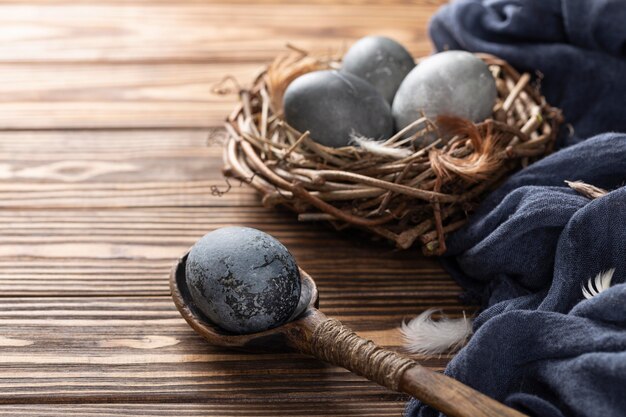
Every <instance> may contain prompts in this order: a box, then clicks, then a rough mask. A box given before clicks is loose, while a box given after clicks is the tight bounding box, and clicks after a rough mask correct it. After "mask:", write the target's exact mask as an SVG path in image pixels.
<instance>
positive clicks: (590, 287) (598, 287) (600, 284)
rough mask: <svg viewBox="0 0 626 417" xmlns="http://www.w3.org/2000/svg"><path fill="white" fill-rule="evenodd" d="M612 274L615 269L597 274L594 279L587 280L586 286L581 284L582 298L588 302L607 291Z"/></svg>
mask: <svg viewBox="0 0 626 417" xmlns="http://www.w3.org/2000/svg"><path fill="white" fill-rule="evenodd" d="M614 273H615V268H611V269H609V270H608V271H604V272H600V273H598V275H596V276H595V278H589V280H588V281H587V283H586V284H582V290H583V297H585V298H586V299H587V300H588V299H590V298H593V297H594V296H596V295H598V294H600V293H601V292H602V291H604V290H606V289H608V288H609V287H610V286H611V281H612V280H613V274H614Z"/></svg>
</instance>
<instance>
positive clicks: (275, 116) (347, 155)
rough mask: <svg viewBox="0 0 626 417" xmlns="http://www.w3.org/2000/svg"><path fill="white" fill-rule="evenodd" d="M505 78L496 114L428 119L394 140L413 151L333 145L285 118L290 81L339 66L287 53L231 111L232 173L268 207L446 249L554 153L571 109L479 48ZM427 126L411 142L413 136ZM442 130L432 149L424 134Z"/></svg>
mask: <svg viewBox="0 0 626 417" xmlns="http://www.w3.org/2000/svg"><path fill="white" fill-rule="evenodd" d="M477 56H479V57H480V58H481V59H482V60H483V61H484V62H485V63H487V64H488V65H489V68H490V70H491V72H492V74H493V76H494V77H495V79H496V86H497V90H498V98H497V101H496V104H495V106H494V110H493V117H492V118H490V119H488V120H486V121H484V122H481V123H477V124H473V123H471V122H468V121H464V120H461V119H456V118H451V117H443V118H439V119H438V120H428V119H426V118H421V119H420V120H417V121H416V122H415V123H414V124H413V125H412V126H409V127H408V128H407V129H405V130H404V131H402V132H398V134H396V135H395V136H394V137H392V138H390V139H389V140H387V141H386V142H385V143H384V144H385V146H387V147H389V148H391V149H404V150H409V151H410V152H387V153H384V154H382V153H373V152H370V151H367V150H365V149H363V148H360V147H356V146H347V147H343V148H328V147H325V146H323V145H320V144H318V143H316V142H315V141H313V140H312V139H311V138H310V137H309V134H308V132H298V131H297V130H295V129H293V128H292V127H290V126H289V125H287V123H285V121H284V120H283V117H282V116H283V109H282V96H283V93H284V91H285V88H286V87H287V85H288V84H289V83H290V82H291V81H292V80H293V79H294V78H295V77H297V76H299V75H302V74H304V73H306V72H308V71H314V70H319V69H324V68H332V67H337V66H338V65H339V64H338V62H336V61H331V60H318V59H314V58H312V57H310V56H307V55H306V54H303V53H298V54H292V55H288V56H283V57H279V58H277V59H276V60H275V62H274V63H273V64H271V65H270V66H269V67H268V68H267V69H266V70H265V71H264V72H263V73H261V74H260V75H259V76H258V77H257V78H256V79H255V81H254V83H253V85H252V87H251V88H249V89H241V90H240V92H239V97H240V103H239V105H238V106H237V108H236V109H235V110H234V111H233V113H232V114H231V115H230V116H229V117H228V119H227V123H226V129H227V131H228V132H229V139H228V140H227V142H226V145H225V150H224V162H225V168H224V173H225V175H226V176H232V177H236V178H239V179H241V180H242V181H245V182H247V183H248V184H250V185H251V186H252V187H254V188H255V189H256V190H258V191H259V193H260V194H261V195H262V196H263V203H264V204H265V205H267V206H273V205H277V204H281V205H285V206H287V207H289V208H291V209H292V210H294V211H296V212H297V213H299V217H298V218H299V219H300V220H302V221H320V220H324V221H330V222H331V223H332V224H333V225H335V227H337V228H343V227H345V225H346V224H348V225H354V226H358V227H362V228H365V229H368V230H370V231H371V232H373V233H375V234H377V235H380V236H383V237H385V238H387V239H390V240H392V241H394V242H395V243H396V245H397V246H398V247H400V248H403V249H406V248H409V247H410V246H411V245H413V243H414V242H415V241H419V242H420V243H421V244H422V247H423V250H424V252H425V253H426V254H428V255H439V254H443V253H444V252H445V250H446V247H445V235H446V234H447V233H450V232H452V231H454V230H456V229H458V228H459V227H461V226H462V225H463V223H464V221H465V220H466V218H467V215H468V213H470V212H471V211H472V210H473V209H474V208H475V206H476V205H477V203H479V202H480V200H481V198H483V197H484V195H485V194H486V193H488V192H489V191H490V190H492V189H493V188H494V187H495V186H497V184H498V183H499V182H501V181H502V180H503V179H504V178H506V176H508V175H510V173H512V172H513V171H515V170H516V169H518V168H520V167H522V166H525V165H527V164H528V163H530V162H531V161H533V160H536V159H538V158H541V157H542V156H544V155H546V154H547V153H549V152H550V151H551V150H552V147H553V145H554V141H555V138H556V134H557V128H558V126H559V124H560V123H561V122H562V116H561V112H560V111H559V110H558V109H556V108H554V107H551V106H549V105H548V104H547V103H546V100H545V98H544V97H543V96H542V95H541V94H540V92H539V91H538V90H537V88H536V86H534V85H532V84H531V83H530V76H529V75H528V74H523V75H520V74H519V73H518V72H517V71H516V70H515V69H513V68H512V67H511V66H510V65H508V64H507V63H506V62H504V61H503V60H501V59H498V58H496V57H493V56H490V55H485V54H477ZM411 129H414V130H417V132H416V133H414V134H413V135H412V136H411V137H409V138H406V137H405V132H406V131H410V130H411ZM424 135H429V137H432V136H433V135H436V137H438V139H436V140H435V141H434V142H433V143H431V144H430V145H428V146H427V147H425V148H422V149H417V148H415V146H416V145H415V143H417V142H419V141H415V139H416V138H418V137H420V136H424Z"/></svg>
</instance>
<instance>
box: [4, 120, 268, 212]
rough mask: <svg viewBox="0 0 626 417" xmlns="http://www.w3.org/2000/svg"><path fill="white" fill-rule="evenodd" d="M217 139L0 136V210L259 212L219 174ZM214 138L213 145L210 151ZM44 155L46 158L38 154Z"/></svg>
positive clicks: (142, 134)
mask: <svg viewBox="0 0 626 417" xmlns="http://www.w3.org/2000/svg"><path fill="white" fill-rule="evenodd" d="M219 136H220V133H219V132H218V133H215V134H213V135H212V134H211V132H209V131H201V130H188V131H156V130H148V131H121V132H120V131H87V132H82V131H81V132H62V133H60V132H52V133H49V132H3V133H0V207H13V208H15V207H21V208H24V207H28V208H34V207H40V208H46V207H56V208H93V207H191V206H194V207H198V206H203V207H204V206H214V207H216V206H221V207H230V206H233V205H236V206H240V205H249V206H251V205H255V206H256V205H258V204H259V199H258V198H257V197H256V195H255V194H254V193H253V192H252V190H250V189H249V188H248V187H246V186H245V184H244V185H243V186H242V184H241V183H240V182H239V181H233V182H231V184H232V185H233V187H232V188H231V190H230V191H229V192H228V193H226V194H224V195H220V192H221V191H224V190H226V189H227V188H228V184H227V183H226V181H225V180H224V179H223V177H222V174H221V167H222V160H221V153H222V149H221V146H220V144H219ZM210 137H216V139H215V141H216V142H215V143H214V144H213V146H210V147H209V146H207V141H208V140H209V138H210ZM39 149H45V150H46V151H45V152H38V150H39Z"/></svg>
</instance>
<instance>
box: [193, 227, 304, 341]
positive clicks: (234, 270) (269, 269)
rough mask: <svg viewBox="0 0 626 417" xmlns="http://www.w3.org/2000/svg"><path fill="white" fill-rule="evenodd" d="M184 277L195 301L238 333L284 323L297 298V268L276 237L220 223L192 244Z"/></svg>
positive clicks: (224, 327) (224, 325)
mask: <svg viewBox="0 0 626 417" xmlns="http://www.w3.org/2000/svg"><path fill="white" fill-rule="evenodd" d="M185 268H186V269H185V279H186V282H187V286H188V288H189V291H190V293H191V298H192V299H193V302H194V304H195V305H196V306H197V307H198V308H199V309H200V310H201V311H202V312H203V313H204V314H205V315H206V316H207V317H208V318H209V319H210V320H211V321H212V322H213V323H214V324H216V325H218V326H219V327H221V328H222V329H225V330H228V331H231V332H233V333H237V334H245V333H254V332H260V331H263V330H267V329H270V328H272V327H276V326H279V325H281V324H283V323H285V322H286V321H287V320H288V319H289V318H290V317H291V315H292V313H293V312H294V310H295V309H296V306H297V305H298V300H299V299H300V272H299V270H298V266H297V265H296V262H295V260H294V258H293V256H292V255H291V254H290V253H289V251H288V250H287V248H285V247H284V246H283V245H282V244H281V243H280V242H279V241H278V240H276V239H275V238H273V237H272V236H270V235H268V234H267V233H263V232H261V231H260V230H256V229H252V228H249V227H224V228H221V229H217V230H215V231H213V232H210V233H208V234H206V235H205V236H204V237H203V238H202V239H200V240H199V241H198V242H197V243H196V244H195V245H194V246H193V248H191V251H190V252H189V255H188V257H187V263H186V267H185Z"/></svg>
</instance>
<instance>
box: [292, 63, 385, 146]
mask: <svg viewBox="0 0 626 417" xmlns="http://www.w3.org/2000/svg"><path fill="white" fill-rule="evenodd" d="M283 106H284V108H285V120H286V121H287V123H289V124H290V125H291V126H292V127H294V128H296V129H297V130H298V131H300V132H305V131H307V130H308V131H309V132H310V134H311V138H312V139H313V140H315V141H316V142H318V143H321V144H322V145H326V146H331V147H335V148H338V147H341V146H347V145H349V143H350V139H351V135H352V134H357V135H361V136H365V137H367V138H372V139H386V138H389V137H390V136H391V134H392V133H393V118H392V117H391V108H390V106H389V103H387V102H386V101H385V99H384V98H383V96H381V95H380V93H379V92H378V91H376V89H375V88H374V87H373V86H372V85H371V84H369V83H368V82H367V81H365V80H363V79H361V78H359V77H357V76H356V75H352V74H346V73H341V72H338V71H333V70H328V71H314V72H310V73H307V74H304V75H302V76H300V77H298V78H296V79H295V80H294V81H293V82H292V83H291V84H289V87H287V90H286V91H285V96H284V103H283Z"/></svg>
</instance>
